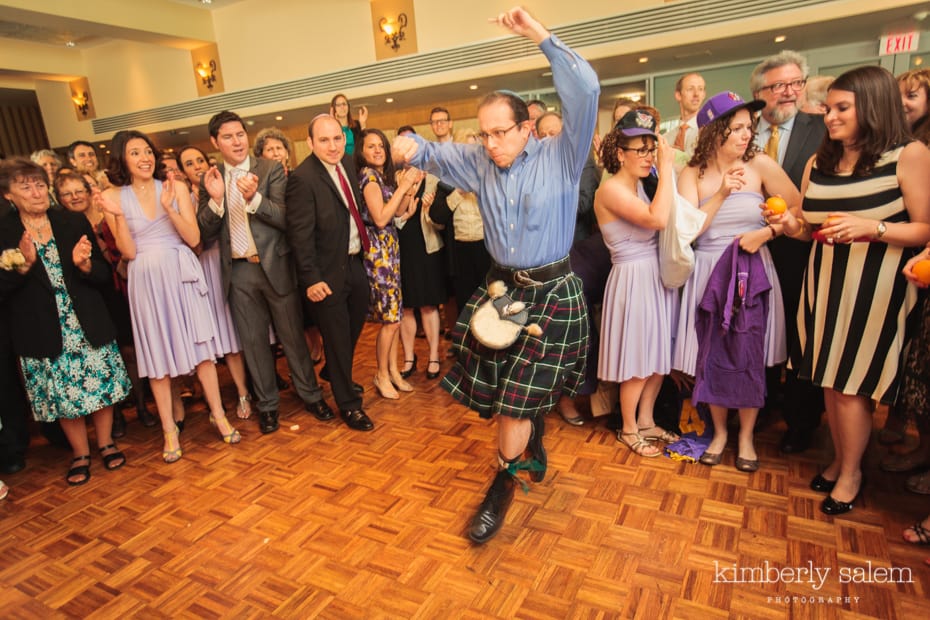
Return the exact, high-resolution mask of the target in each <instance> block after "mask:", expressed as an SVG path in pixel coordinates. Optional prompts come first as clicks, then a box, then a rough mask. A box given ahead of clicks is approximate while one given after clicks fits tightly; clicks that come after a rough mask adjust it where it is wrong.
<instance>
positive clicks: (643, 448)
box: [617, 430, 662, 458]
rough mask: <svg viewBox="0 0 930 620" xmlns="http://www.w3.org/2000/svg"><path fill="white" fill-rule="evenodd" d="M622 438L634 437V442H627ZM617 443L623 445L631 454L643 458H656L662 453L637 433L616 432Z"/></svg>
mask: <svg viewBox="0 0 930 620" xmlns="http://www.w3.org/2000/svg"><path fill="white" fill-rule="evenodd" d="M624 437H635V438H636V439H635V440H634V441H632V442H631V441H627V440H626V439H624ZM617 441H619V442H620V443H622V444H623V445H625V446H626V447H627V448H629V449H630V451H631V452H632V453H633V454H636V455H638V456H642V457H645V458H653V457H656V456H661V454H662V451H661V450H659V449H658V448H656V447H655V446H654V445H652V443H651V442H649V441H647V440H646V438H645V437H643V436H642V435H640V434H639V433H624V432H623V431H622V430H620V431H617ZM647 450H655V452H651V453H650V452H647Z"/></svg>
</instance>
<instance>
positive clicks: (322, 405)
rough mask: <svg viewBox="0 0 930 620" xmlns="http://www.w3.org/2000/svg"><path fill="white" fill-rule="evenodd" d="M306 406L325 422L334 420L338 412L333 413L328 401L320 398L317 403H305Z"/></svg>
mask: <svg viewBox="0 0 930 620" xmlns="http://www.w3.org/2000/svg"><path fill="white" fill-rule="evenodd" d="M304 407H305V408H306V409H307V411H309V412H310V413H312V414H313V417H315V418H316V419H317V420H320V421H321V422H325V421H327V420H332V419H333V418H335V417H336V414H335V413H333V410H332V409H330V408H329V405H327V404H326V401H325V400H323V399H320V400H318V401H316V402H315V403H305V404H304Z"/></svg>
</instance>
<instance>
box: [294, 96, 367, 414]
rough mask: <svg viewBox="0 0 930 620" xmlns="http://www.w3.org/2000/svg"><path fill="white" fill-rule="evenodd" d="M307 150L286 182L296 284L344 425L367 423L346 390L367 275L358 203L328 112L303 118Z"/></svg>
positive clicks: (359, 402) (349, 160)
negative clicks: (306, 125)
mask: <svg viewBox="0 0 930 620" xmlns="http://www.w3.org/2000/svg"><path fill="white" fill-rule="evenodd" d="M307 144H309V145H310V149H311V150H312V151H313V152H312V153H311V154H310V156H309V157H307V159H305V160H304V161H303V163H301V164H300V166H298V167H297V169H295V170H294V171H293V172H292V173H291V174H290V177H289V178H288V180H287V195H286V202H287V211H286V219H287V240H288V242H289V243H290V246H291V250H292V251H293V252H294V258H295V262H296V263H297V280H298V283H299V289H300V291H302V292H303V294H305V295H306V296H307V299H309V300H310V302H311V303H310V306H311V309H312V311H313V313H314V314H315V317H314V318H315V319H316V323H317V325H319V326H320V332H322V334H323V349H324V351H325V352H326V366H327V369H328V371H329V377H330V380H331V381H330V383H331V385H332V388H333V396H334V397H335V399H336V405H338V407H339V411H340V414H341V416H342V419H343V420H344V421H345V423H346V425H348V426H349V428H352V429H354V430H359V431H370V430H372V429H373V428H374V425H373V424H372V422H371V420H370V419H369V418H368V416H367V415H366V413H365V411H364V410H363V409H362V398H361V396H360V394H359V393H358V392H357V391H356V390H355V389H354V388H353V381H352V358H353V357H354V355H355V343H356V342H357V341H358V337H359V334H361V332H362V326H363V324H364V322H365V314H366V312H367V310H368V293H369V285H368V276H367V275H366V274H365V268H364V266H363V264H362V257H363V256H364V252H365V251H366V250H367V249H368V247H369V241H368V236H367V234H366V232H365V226H364V225H363V224H362V220H361V216H360V215H359V211H358V205H360V204H362V196H361V193H360V192H359V188H358V182H357V179H358V177H357V175H356V172H355V166H354V165H353V164H352V158H351V157H349V156H346V154H345V136H344V135H343V133H342V127H341V126H340V125H339V122H338V121H337V120H336V119H335V118H333V117H332V116H329V115H328V114H321V115H319V116H317V117H315V118H314V119H313V120H311V121H310V128H309V137H308V138H307Z"/></svg>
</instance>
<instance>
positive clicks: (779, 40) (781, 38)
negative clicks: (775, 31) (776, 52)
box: [775, 34, 788, 43]
mask: <svg viewBox="0 0 930 620" xmlns="http://www.w3.org/2000/svg"><path fill="white" fill-rule="evenodd" d="M787 38H788V37H786V36H785V35H783V34H780V35H778V36H777V37H775V42H776V43H784V42H785V39H787Z"/></svg>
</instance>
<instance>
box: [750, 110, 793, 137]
mask: <svg viewBox="0 0 930 620" xmlns="http://www.w3.org/2000/svg"><path fill="white" fill-rule="evenodd" d="M797 117H798V115H797V114H795V115H794V116H792V117H791V118H789V119H788V120H786V121H785V122H784V123H782V124H781V125H779V126H778V131H791V129H792V128H793V127H794V119H796V118H797ZM771 126H772V124H771V123H770V122H768V121H767V120H765V117H763V116H760V117H759V133H764V132H766V131H768V130H769V127H771Z"/></svg>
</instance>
